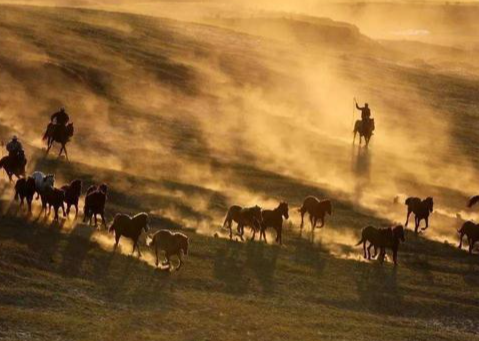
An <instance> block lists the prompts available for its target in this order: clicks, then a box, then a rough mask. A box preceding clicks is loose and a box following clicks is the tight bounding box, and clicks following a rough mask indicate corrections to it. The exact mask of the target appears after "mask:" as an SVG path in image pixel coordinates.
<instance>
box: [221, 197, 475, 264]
mask: <svg viewBox="0 0 479 341" xmlns="http://www.w3.org/2000/svg"><path fill="white" fill-rule="evenodd" d="M477 202H479V196H476V197H473V198H471V199H470V201H469V204H468V207H472V206H473V205H474V204H475V203H477ZM404 204H405V205H406V206H407V213H406V223H405V227H407V226H408V224H409V218H410V216H411V214H413V215H414V233H415V234H418V233H419V232H420V230H419V229H420V224H421V222H422V221H423V220H424V221H425V227H423V228H421V231H425V230H426V229H428V228H429V216H430V214H431V213H432V212H433V210H434V199H433V198H432V197H427V198H426V199H420V198H417V197H409V198H407V199H406V200H405V203H404ZM298 211H299V212H300V214H301V225H300V228H301V230H302V229H303V225H304V215H305V214H306V213H308V215H309V220H310V223H311V230H312V233H314V229H315V228H316V225H317V222H318V220H319V221H321V225H320V227H321V228H322V227H323V226H324V222H325V217H326V215H331V214H332V204H331V201H330V200H319V199H318V198H316V197H313V196H308V197H307V198H306V199H304V201H303V204H302V206H301V207H300V208H299V209H298ZM283 218H284V219H288V218H289V207H288V203H286V202H281V203H280V204H279V205H278V207H276V208H275V209H274V210H262V209H261V208H260V207H259V206H253V207H246V208H243V207H241V206H237V205H234V206H231V207H230V208H229V209H228V212H227V214H226V218H225V220H224V223H223V228H227V229H228V230H229V236H230V239H232V238H233V228H232V224H233V221H234V222H236V223H237V235H238V236H239V237H240V238H241V240H243V235H244V228H245V227H249V228H250V229H251V230H252V236H251V240H254V239H255V236H256V233H257V232H260V238H259V239H260V241H261V239H262V238H263V239H264V241H265V242H267V241H266V229H268V228H273V229H275V230H276V242H277V243H279V244H282V242H283V238H282V226H283ZM405 227H404V226H402V225H397V226H394V227H389V228H377V227H374V226H366V227H365V228H363V230H362V231H361V240H360V241H359V242H358V243H357V244H356V246H359V245H361V244H362V246H363V252H364V258H365V259H368V260H370V259H371V258H376V257H377V256H378V250H379V257H378V260H379V261H380V262H381V263H382V262H383V261H384V258H385V256H386V250H387V249H391V251H392V253H393V261H394V264H395V265H397V253H398V250H399V245H400V243H401V242H404V241H405V232H404V231H405ZM457 232H458V233H459V235H460V243H459V248H462V241H463V238H464V236H466V237H467V240H468V243H469V253H472V250H473V248H474V244H475V243H476V242H477V241H479V224H475V223H474V222H472V221H467V222H465V223H464V224H463V226H462V227H461V229H459V230H458V231H457ZM368 243H369V245H368ZM371 248H374V254H373V255H371Z"/></svg>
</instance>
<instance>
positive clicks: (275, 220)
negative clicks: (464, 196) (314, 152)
mask: <svg viewBox="0 0 479 341" xmlns="http://www.w3.org/2000/svg"><path fill="white" fill-rule="evenodd" d="M50 148H51V143H50V141H49V142H48V149H47V153H48V151H49V150H50ZM62 149H65V144H64V143H62ZM65 152H66V149H65ZM5 158H7V157H4V158H3V159H2V160H0V168H1V167H2V165H3V164H5V163H6V162H4V159H5ZM7 174H8V172H7ZM8 175H9V178H10V182H12V178H11V175H10V174H8ZM15 175H16V176H17V178H18V180H17V181H16V184H15V197H14V200H15V201H18V200H20V207H22V206H23V205H24V202H25V201H26V202H27V205H28V213H29V214H31V212H32V202H33V200H34V197H35V194H36V200H39V199H40V200H41V212H40V214H42V213H44V215H45V217H47V216H49V215H50V214H51V210H52V208H53V211H54V218H53V220H54V221H56V222H58V220H59V210H60V209H61V210H62V213H63V216H64V217H66V218H67V219H68V218H69V216H70V210H71V208H72V207H74V208H75V219H76V218H77V217H78V213H79V207H78V206H79V202H80V197H81V195H82V187H83V184H82V181H81V180H80V179H76V180H73V181H72V182H71V183H70V184H68V185H64V186H62V187H61V188H57V187H55V175H53V174H48V175H45V174H43V173H42V172H40V171H35V172H34V173H33V174H31V175H30V176H28V177H27V176H26V175H25V171H24V170H23V174H22V175H18V174H15ZM107 193H108V186H107V185H106V184H100V185H92V186H90V187H89V188H88V189H87V191H86V194H85V200H84V207H83V214H84V217H83V222H84V223H85V222H86V221H87V220H88V221H89V225H90V226H91V225H92V224H93V220H94V226H95V227H98V219H97V218H98V215H99V216H100V217H101V220H102V225H103V226H105V228H106V227H107V223H106V220H105V207H106V203H107V198H108V195H107ZM477 202H479V195H478V196H474V197H472V198H471V199H470V200H469V203H468V207H472V206H473V205H475V204H476V203H477ZM405 205H406V207H407V216H406V223H405V227H407V226H408V223H409V218H410V215H411V214H413V215H414V223H415V229H414V232H415V234H418V232H419V230H421V231H424V230H426V229H427V228H428V227H429V216H430V214H431V213H432V212H433V207H434V201H433V198H431V197H428V198H426V199H424V200H421V199H420V198H417V197H410V198H408V199H406V201H405ZM298 211H299V213H300V214H301V225H300V228H301V231H302V230H303V226H304V216H305V215H306V214H308V215H309V220H310V224H311V232H312V234H314V230H315V228H316V226H317V223H318V220H319V221H320V223H321V224H320V228H322V227H324V224H325V218H326V216H327V215H332V203H331V201H330V200H328V199H323V200H319V199H318V198H316V197H314V196H308V197H307V198H306V199H304V201H303V204H302V206H301V207H300V208H299V210H298ZM284 219H286V220H287V219H289V207H288V203H286V202H281V203H280V204H279V205H278V207H276V208H275V209H272V210H263V209H262V208H261V207H259V206H253V207H241V206H237V205H233V206H231V207H230V208H229V209H228V211H227V214H226V218H225V220H224V223H223V225H222V228H226V229H227V230H229V238H230V240H231V239H233V223H236V224H237V227H236V229H237V233H236V234H237V236H238V237H239V238H240V239H241V240H244V239H243V235H244V229H245V227H248V228H250V229H251V231H252V236H251V240H254V239H255V236H256V233H258V232H259V240H260V241H261V240H262V239H264V241H265V242H266V243H267V240H266V230H267V229H268V228H271V229H274V230H275V232H276V242H277V243H278V244H280V245H282V243H283V236H282V230H283V221H284ZM423 220H424V221H425V227H423V228H421V229H420V223H421V221H423ZM405 227H403V226H402V225H398V226H394V227H388V228H377V227H374V226H367V227H365V228H364V229H363V230H362V233H361V240H360V241H359V242H358V243H357V244H356V246H359V245H362V248H363V252H364V258H365V259H368V260H371V259H372V258H373V259H374V258H376V257H377V259H378V261H379V262H380V263H383V262H384V259H385V256H386V250H387V249H390V250H391V251H392V256H393V262H394V265H397V254H398V249H399V245H400V243H401V242H404V241H405ZM143 231H145V233H147V232H148V231H149V216H148V214H147V213H139V214H137V215H135V216H129V215H127V214H122V213H118V214H116V215H115V217H114V219H113V222H112V224H111V225H110V227H109V228H108V232H109V233H114V235H115V244H114V251H115V250H116V248H117V246H118V243H119V241H120V238H121V237H122V236H123V237H125V238H128V239H131V240H132V241H133V250H132V255H133V254H134V252H135V250H136V251H137V253H138V257H141V251H140V245H139V237H140V236H141V234H142V232H143ZM458 233H459V235H460V243H459V248H462V242H463V238H464V236H466V237H467V240H468V243H469V253H472V250H473V247H474V244H475V243H476V241H478V240H479V224H475V223H474V222H472V221H467V222H465V223H464V224H463V225H462V227H461V228H460V229H459V230H458ZM215 237H217V234H215ZM146 244H147V246H148V247H150V248H152V249H153V250H155V255H156V266H157V267H158V266H159V265H160V261H159V252H163V253H164V256H165V259H164V260H163V262H161V265H162V269H165V270H172V269H173V268H172V265H171V257H173V256H176V257H177V258H178V260H179V264H178V266H177V267H176V270H179V269H180V267H181V266H182V264H183V260H182V255H187V254H188V245H189V239H188V236H186V235H185V234H183V233H179V232H172V231H170V230H167V229H160V230H158V231H157V232H156V233H154V234H152V235H147V237H146ZM371 248H374V254H371ZM378 250H379V254H378Z"/></svg>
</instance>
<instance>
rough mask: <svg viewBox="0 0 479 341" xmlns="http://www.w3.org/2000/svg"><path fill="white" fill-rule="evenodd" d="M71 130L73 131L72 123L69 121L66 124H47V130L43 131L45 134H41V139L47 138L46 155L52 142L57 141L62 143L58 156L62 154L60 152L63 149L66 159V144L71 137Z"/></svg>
mask: <svg viewBox="0 0 479 341" xmlns="http://www.w3.org/2000/svg"><path fill="white" fill-rule="evenodd" d="M73 132H74V129H73V123H69V124H68V125H66V126H62V125H55V124H53V123H50V124H49V125H48V128H47V131H46V132H45V135H44V136H43V140H47V146H48V148H47V155H48V152H49V151H50V149H51V148H52V146H53V142H58V143H60V144H61V145H62V147H61V148H60V153H59V154H58V156H59V157H60V156H61V155H62V152H63V151H65V156H66V158H67V160H68V153H67V148H66V144H67V143H68V142H69V141H70V139H71V138H72V136H73Z"/></svg>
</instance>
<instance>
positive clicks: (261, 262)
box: [245, 241, 280, 294]
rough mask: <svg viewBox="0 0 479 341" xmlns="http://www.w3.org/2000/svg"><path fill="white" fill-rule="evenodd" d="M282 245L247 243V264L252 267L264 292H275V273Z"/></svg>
mask: <svg viewBox="0 0 479 341" xmlns="http://www.w3.org/2000/svg"><path fill="white" fill-rule="evenodd" d="M279 252H280V247H279V246H277V245H274V246H268V245H266V244H264V243H257V242H254V241H251V242H247V243H246V264H245V265H246V266H247V267H248V268H251V269H252V270H253V272H254V274H255V276H256V278H257V280H258V281H259V283H260V285H261V287H262V289H263V293H264V294H273V292H274V289H275V282H274V274H275V271H276V262H277V260H278V256H279Z"/></svg>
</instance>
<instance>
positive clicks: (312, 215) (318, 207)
mask: <svg viewBox="0 0 479 341" xmlns="http://www.w3.org/2000/svg"><path fill="white" fill-rule="evenodd" d="M299 212H300V213H301V230H302V229H303V225H304V221H303V220H304V215H305V214H306V213H308V214H309V221H310V222H311V229H312V230H313V231H314V229H315V227H316V224H317V222H318V219H320V220H321V226H320V227H323V226H324V218H325V216H326V214H329V215H331V214H332V205H331V201H330V200H319V199H318V198H315V197H313V196H309V197H307V198H306V199H304V201H303V206H301V208H300V209H299Z"/></svg>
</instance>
